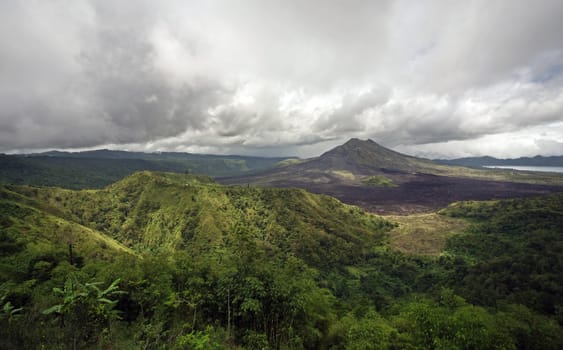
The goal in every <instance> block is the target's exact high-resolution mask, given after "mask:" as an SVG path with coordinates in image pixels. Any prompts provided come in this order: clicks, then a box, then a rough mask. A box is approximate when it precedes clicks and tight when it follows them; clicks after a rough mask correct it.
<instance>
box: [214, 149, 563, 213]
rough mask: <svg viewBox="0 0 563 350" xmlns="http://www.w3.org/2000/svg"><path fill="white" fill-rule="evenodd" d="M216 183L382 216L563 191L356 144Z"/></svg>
mask: <svg viewBox="0 0 563 350" xmlns="http://www.w3.org/2000/svg"><path fill="white" fill-rule="evenodd" d="M218 181H219V182H222V183H224V184H239V185H240V184H250V185H257V186H268V187H298V188H304V189H307V190H308V191H311V192H314V193H322V194H328V195H331V196H334V197H336V198H338V199H340V200H342V201H343V202H346V203H349V204H354V205H358V206H361V207H363V208H365V209H367V210H369V211H372V212H377V213H381V214H409V213H420V212H429V211H432V210H435V209H438V208H442V207H445V206H446V205H448V204H449V203H452V202H455V201H461V200H486V199H500V198H513V197H526V196H533V195H540V194H547V193H553V192H563V176H561V175H557V174H544V173H535V172H522V171H512V170H496V169H495V170H481V169H470V168H465V167H456V166H446V165H440V164H435V163H433V162H431V161H429V160H426V159H420V158H416V157H411V156H407V155H403V154H401V153H398V152H395V151H392V150H389V149H387V148H385V147H382V146H380V145H378V144H377V143H375V142H374V141H372V140H367V141H361V140H358V139H351V140H350V141H348V142H347V143H345V144H343V145H341V146H338V147H336V148H334V149H332V150H330V151H328V152H326V153H324V154H323V155H321V156H320V157H317V158H312V159H309V160H305V161H303V162H301V163H298V164H290V165H287V166H284V167H280V168H277V169H272V170H268V171H265V172H263V173H260V174H255V175H251V176H241V177H229V178H220V179H218Z"/></svg>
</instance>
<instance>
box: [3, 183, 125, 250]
mask: <svg viewBox="0 0 563 350" xmlns="http://www.w3.org/2000/svg"><path fill="white" fill-rule="evenodd" d="M0 210H1V215H0V217H1V218H2V222H1V228H2V231H3V232H4V234H5V235H6V236H7V237H8V236H10V237H12V238H14V239H16V240H17V241H18V242H20V243H21V244H24V245H26V246H27V248H28V249H35V248H33V247H40V246H48V245H52V246H56V247H59V248H63V247H64V249H67V245H68V242H72V245H73V247H74V250H75V252H76V254H82V255H85V256H87V257H91V258H104V259H110V258H111V257H112V256H113V255H114V254H116V253H129V254H133V251H132V250H131V249H129V248H127V247H125V246H123V245H122V244H120V243H118V242H117V241H115V240H113V239H111V238H109V237H108V236H106V235H104V234H102V233H100V232H99V231H96V230H94V229H91V228H88V227H86V226H83V225H80V224H78V223H76V222H73V221H69V220H66V219H64V218H62V217H61V216H59V215H57V214H59V213H58V212H57V210H56V209H54V208H50V207H49V206H47V205H44V204H41V203H39V202H37V201H35V200H33V199H31V198H28V197H24V196H22V195H21V194H19V193H16V192H13V191H10V190H8V189H6V188H2V187H0Z"/></svg>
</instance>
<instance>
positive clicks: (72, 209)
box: [0, 172, 563, 349]
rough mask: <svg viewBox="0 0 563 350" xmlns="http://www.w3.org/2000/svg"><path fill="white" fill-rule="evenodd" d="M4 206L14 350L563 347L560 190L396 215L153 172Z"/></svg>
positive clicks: (18, 194) (11, 200) (3, 337)
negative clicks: (422, 213)
mask: <svg viewBox="0 0 563 350" xmlns="http://www.w3.org/2000/svg"><path fill="white" fill-rule="evenodd" d="M0 209H1V211H0V234H1V235H2V244H1V245H0V248H1V249H0V253H1V254H0V276H1V281H2V282H1V283H0V304H1V305H0V307H1V308H2V310H3V311H2V313H0V347H1V348H3V349H4V348H5V349H12V348H13V349H19V348H26V349H36V348H37V349H40V348H69V349H72V348H84V349H98V348H106V347H113V348H120V349H136V348H147V349H159V348H170V349H186V348H187V349H191V348H198V347H199V348H209V349H226V348H232V347H237V348H241V349H242V348H244V349H262V348H268V349H286V348H292V347H293V348H297V349H350V348H352V349H355V348H365V346H364V345H365V344H369V345H370V346H372V345H374V344H376V345H377V348H381V349H403V348H431V347H433V346H434V344H442V345H443V346H444V347H445V348H449V349H450V348H459V349H513V348H527V349H559V348H560V347H561V346H563V338H562V337H561V334H563V332H561V323H563V319H561V318H560V315H559V313H558V311H557V310H560V308H561V306H562V305H563V301H562V300H561V292H562V291H563V286H562V285H561V279H560V274H561V269H562V268H563V266H561V261H560V259H558V256H559V255H560V253H561V244H562V241H561V235H560V233H561V229H563V228H562V227H561V222H563V221H562V220H561V218H562V217H563V196H562V195H552V196H547V197H536V198H532V199H518V200H509V201H494V202H463V203H458V204H454V205H452V206H450V207H448V208H447V209H445V210H443V211H442V212H440V213H435V214H431V215H430V216H415V217H412V218H411V219H406V218H404V217H397V218H390V220H391V222H390V221H389V220H387V219H384V218H381V217H377V216H374V215H371V214H367V213H365V212H363V210H361V209H359V208H357V207H352V206H348V205H345V204H342V203H340V202H339V201H338V200H336V199H334V198H331V197H328V196H323V195H315V194H311V193H308V192H306V191H304V190H299V189H277V188H252V187H246V186H244V187H237V186H232V187H231V186H229V187H227V186H221V185H219V184H217V183H215V182H214V181H212V180H211V179H210V178H208V177H205V176H193V175H185V174H166V173H153V172H140V173H136V174H134V175H132V176H129V177H127V178H125V179H123V180H122V181H119V182H117V183H115V184H112V185H111V186H108V187H106V188H104V189H101V190H82V191H72V190H65V189H59V188H40V187H30V186H7V187H2V188H0ZM395 220H396V221H397V222H398V223H393V222H392V221H395ZM407 237H408V238H410V242H408V241H407V240H406V239H407ZM69 242H70V243H71V244H72V249H73V252H72V254H71V253H70V251H69Z"/></svg>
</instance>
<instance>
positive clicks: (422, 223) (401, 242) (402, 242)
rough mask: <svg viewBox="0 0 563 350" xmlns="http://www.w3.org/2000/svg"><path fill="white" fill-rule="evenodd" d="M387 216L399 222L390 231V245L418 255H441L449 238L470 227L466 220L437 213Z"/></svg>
mask: <svg viewBox="0 0 563 350" xmlns="http://www.w3.org/2000/svg"><path fill="white" fill-rule="evenodd" d="M385 218H386V219H388V220H391V221H394V222H397V223H398V226H397V227H396V228H394V229H393V230H392V231H391V233H390V242H389V243H390V246H391V247H392V248H394V249H397V250H399V251H401V252H403V253H407V254H416V255H439V254H440V253H442V252H443V250H444V248H445V245H446V241H447V240H448V238H450V237H451V236H453V235H455V234H458V233H461V232H463V231H464V230H465V229H466V228H467V227H468V223H467V221H466V220H463V219H458V218H451V217H448V216H445V215H439V214H437V213H431V214H417V215H407V216H386V217H385Z"/></svg>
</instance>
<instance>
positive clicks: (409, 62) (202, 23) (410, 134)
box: [0, 0, 563, 157]
mask: <svg viewBox="0 0 563 350" xmlns="http://www.w3.org/2000/svg"><path fill="white" fill-rule="evenodd" d="M561 18H563V4H561V2H560V1H556V0H553V1H548V0H541V1H534V2H533V3H531V2H529V1H523V0H522V1H508V0H507V1H494V2H490V1H485V0H482V1H465V2H463V3H460V2H456V3H454V2H449V1H417V2H412V1H356V0H353V1H337V0H330V1H317V0H314V1H313V0H312V1H297V0H289V1H287V0H286V1H273V0H265V1H264V0H262V1H259V0H247V1H242V2H233V1H227V0H224V1H219V0H217V1H203V0H201V1H180V0H177V1H162V2H154V1H148V0H140V1H139V0H135V1H133V0H124V1H119V2H108V1H101V0H100V1H95V0H73V1H70V0H54V1H16V0H5V1H2V2H0V77H1V79H0V106H1V108H0V152H18V151H33V150H44V149H53V148H58V149H83V148H98V147H110V148H116V149H131V150H143V151H158V150H171V151H189V152H208V153H209V152H210V153H242V154H255V155H289V154H295V155H299V156H312V155H317V154H319V153H321V152H322V151H324V150H326V148H328V147H330V146H333V145H336V144H338V143H341V142H343V141H345V140H346V139H348V138H350V137H360V138H372V139H374V140H376V141H377V142H380V143H382V144H384V145H386V146H389V147H393V148H395V149H397V150H401V151H404V152H408V153H411V154H417V155H422V156H429V157H457V156H470V155H483V154H490V155H494V156H502V157H516V156H524V155H526V156H529V155H535V154H545V155H551V154H563V36H561V33H563V21H561Z"/></svg>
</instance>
